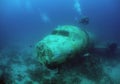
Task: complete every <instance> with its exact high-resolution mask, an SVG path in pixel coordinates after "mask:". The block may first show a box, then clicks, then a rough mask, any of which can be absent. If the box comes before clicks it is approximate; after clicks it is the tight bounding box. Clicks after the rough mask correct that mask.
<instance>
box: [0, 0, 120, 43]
mask: <svg viewBox="0 0 120 84" xmlns="http://www.w3.org/2000/svg"><path fill="white" fill-rule="evenodd" d="M76 2H78V3H79V5H80V7H79V9H80V11H78V10H77V9H76V8H75V7H74V5H75V3H76ZM119 7H120V6H119V0H115V1H114V0H100V1H98V0H93V1H88V0H57V1H56V0H52V1H49V0H44V1H41V0H1V1H0V26H1V27H0V32H1V34H4V35H5V36H6V35H7V36H8V38H6V40H7V39H9V40H13V39H12V38H15V39H17V40H19V39H20V40H22V38H25V39H26V40H29V39H32V40H36V39H38V38H39V37H41V36H44V35H45V34H46V33H48V32H50V31H51V30H52V29H53V28H55V27H56V26H58V25H65V24H70V25H78V23H77V22H76V18H77V19H79V18H81V17H82V16H88V17H89V19H90V23H89V24H88V25H87V26H85V28H87V29H88V30H89V31H92V32H93V33H94V34H95V35H96V36H98V38H99V39H100V40H102V41H115V42H118V43H119V42H120V39H119V31H120V30H119V28H120V24H119V23H120V11H119ZM45 17H46V20H45ZM4 35H2V37H1V40H5V39H2V38H4Z"/></svg>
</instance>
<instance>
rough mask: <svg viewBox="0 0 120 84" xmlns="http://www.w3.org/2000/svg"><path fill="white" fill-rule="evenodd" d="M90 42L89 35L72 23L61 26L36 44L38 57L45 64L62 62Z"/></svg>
mask: <svg viewBox="0 0 120 84" xmlns="http://www.w3.org/2000/svg"><path fill="white" fill-rule="evenodd" d="M88 44H89V35H88V34H87V32H85V31H84V30H82V29H80V28H78V27H76V26H71V25H65V26H59V27H57V28H56V29H55V30H54V31H53V32H52V34H50V35H48V36H46V37H45V38H43V40H41V41H39V42H38V43H37V44H36V52H37V58H38V60H39V62H40V63H42V64H43V65H51V64H55V65H57V64H61V63H63V62H65V61H66V60H67V59H69V58H73V57H74V56H75V53H77V52H81V51H82V50H84V49H85V48H86V47H87V46H88Z"/></svg>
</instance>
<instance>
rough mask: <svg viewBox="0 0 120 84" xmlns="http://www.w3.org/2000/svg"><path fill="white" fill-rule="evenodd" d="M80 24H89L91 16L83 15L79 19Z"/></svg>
mask: <svg viewBox="0 0 120 84" xmlns="http://www.w3.org/2000/svg"><path fill="white" fill-rule="evenodd" d="M79 24H83V25H88V24H89V18H88V17H87V16H84V17H82V18H81V19H80V20H79Z"/></svg>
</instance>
